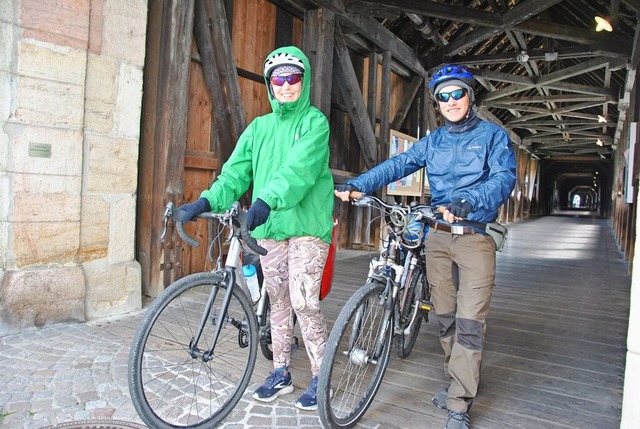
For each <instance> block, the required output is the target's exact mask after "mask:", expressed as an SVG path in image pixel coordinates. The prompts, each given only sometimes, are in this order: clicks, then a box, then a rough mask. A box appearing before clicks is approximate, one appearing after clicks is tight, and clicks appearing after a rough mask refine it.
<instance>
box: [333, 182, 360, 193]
mask: <svg viewBox="0 0 640 429" xmlns="http://www.w3.org/2000/svg"><path fill="white" fill-rule="evenodd" d="M336 191H337V192H349V193H351V192H353V191H356V192H359V191H360V190H359V189H358V188H356V187H355V186H353V185H350V184H348V183H343V184H342V185H337V186H336Z"/></svg>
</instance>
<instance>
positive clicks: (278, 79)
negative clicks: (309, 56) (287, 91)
mask: <svg viewBox="0 0 640 429" xmlns="http://www.w3.org/2000/svg"><path fill="white" fill-rule="evenodd" d="M301 80H302V75H301V74H290V75H289V76H272V77H271V84H272V85H275V86H282V85H284V82H285V81H286V82H287V83H288V84H289V85H295V84H296V83H299V82H300V81H301Z"/></svg>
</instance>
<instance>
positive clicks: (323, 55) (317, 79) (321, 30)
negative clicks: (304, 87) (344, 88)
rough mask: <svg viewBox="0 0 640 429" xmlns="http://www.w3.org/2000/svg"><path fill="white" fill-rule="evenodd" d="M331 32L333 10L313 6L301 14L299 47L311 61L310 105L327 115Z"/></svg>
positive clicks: (331, 64)
mask: <svg viewBox="0 0 640 429" xmlns="http://www.w3.org/2000/svg"><path fill="white" fill-rule="evenodd" d="M334 34H335V15H334V14H333V12H331V11H330V10H327V9H314V10H311V11H308V12H306V13H305V19H304V40H303V48H304V51H305V52H306V53H307V55H308V56H309V58H310V60H311V64H312V76H313V85H312V86H311V104H313V105H314V106H316V107H317V108H318V109H320V111H321V112H322V113H324V115H325V116H326V117H327V118H330V117H331V92H332V89H333V79H332V78H333V73H332V69H333V51H334V49H333V38H334Z"/></svg>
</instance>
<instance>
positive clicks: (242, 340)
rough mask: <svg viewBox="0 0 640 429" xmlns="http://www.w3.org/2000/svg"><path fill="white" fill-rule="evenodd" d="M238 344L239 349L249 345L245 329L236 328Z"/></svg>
mask: <svg viewBox="0 0 640 429" xmlns="http://www.w3.org/2000/svg"><path fill="white" fill-rule="evenodd" d="M238 345H239V346H240V348H241V349H244V348H245V347H249V335H247V331H246V330H244V329H238Z"/></svg>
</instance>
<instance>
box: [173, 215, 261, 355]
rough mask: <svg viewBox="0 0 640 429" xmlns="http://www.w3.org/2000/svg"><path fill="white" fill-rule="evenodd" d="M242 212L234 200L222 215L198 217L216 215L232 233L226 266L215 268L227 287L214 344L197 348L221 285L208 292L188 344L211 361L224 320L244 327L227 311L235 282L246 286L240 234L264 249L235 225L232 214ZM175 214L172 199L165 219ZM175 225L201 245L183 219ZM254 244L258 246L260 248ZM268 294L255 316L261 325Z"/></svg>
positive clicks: (246, 241) (192, 353)
mask: <svg viewBox="0 0 640 429" xmlns="http://www.w3.org/2000/svg"><path fill="white" fill-rule="evenodd" d="M240 214H243V215H244V212H242V211H240V207H239V204H238V203H234V205H233V206H232V207H231V209H230V210H229V212H228V214H225V215H219V214H215V213H211V212H206V213H202V214H200V215H198V218H203V219H209V220H211V219H217V220H218V221H220V222H221V223H223V224H224V225H225V227H226V228H229V230H230V231H231V235H230V237H229V239H228V241H229V242H230V246H229V252H228V253H227V257H226V259H225V262H224V267H223V268H217V269H216V270H214V272H215V271H219V272H221V273H222V276H223V277H222V282H223V283H224V284H225V286H226V287H225V295H224V297H223V299H222V305H221V307H220V317H218V318H217V320H216V327H215V330H214V333H213V339H212V342H211V347H210V348H209V350H208V351H206V352H204V353H203V352H201V351H200V350H199V349H198V343H199V342H200V339H201V337H202V332H203V331H204V328H205V325H206V323H207V321H208V320H209V317H210V315H211V310H212V306H213V303H214V301H215V299H216V297H217V294H218V292H219V289H220V288H219V286H218V287H214V288H212V290H211V293H210V294H209V297H208V300H207V305H206V307H205V311H204V313H203V315H202V319H201V320H200V323H199V326H198V329H197V330H196V332H195V335H194V338H193V339H192V341H191V343H190V344H189V349H190V350H189V352H190V354H191V357H193V358H200V359H202V360H203V361H204V362H208V361H210V360H211V359H212V358H213V356H214V352H215V347H216V344H217V343H218V339H219V338H220V333H221V332H222V328H223V326H224V324H225V323H227V322H231V323H232V324H233V325H234V326H236V327H237V328H239V329H242V326H237V322H235V321H228V320H226V318H227V316H226V315H227V311H228V309H229V303H230V302H231V296H232V294H233V288H234V287H235V285H236V284H237V283H238V282H239V283H240V286H241V287H242V288H243V289H245V290H246V289H247V280H246V278H245V276H244V272H243V271H242V260H241V257H240V255H241V254H242V251H243V246H242V241H241V238H244V239H245V243H247V245H248V247H250V248H252V250H254V251H256V252H257V253H263V252H262V250H264V249H261V248H259V246H258V245H257V243H254V242H255V240H253V241H249V240H248V239H247V237H250V236H249V235H248V231H244V230H243V229H242V228H235V227H234V225H233V217H234V216H240ZM172 215H173V204H172V203H169V204H167V208H166V210H165V219H166V218H168V217H170V216H172ZM176 226H177V230H178V234H179V235H180V237H181V238H182V239H183V240H185V241H186V242H187V243H189V244H191V245H192V246H195V247H197V246H199V243H198V242H197V241H196V240H195V239H193V238H192V237H189V236H188V235H187V234H186V232H185V231H184V229H183V225H182V223H181V222H176ZM163 236H164V233H163ZM254 246H257V248H256V247H254ZM264 253H266V251H264ZM265 296H266V293H262V294H261V297H260V301H259V304H258V309H257V311H256V316H257V318H258V323H259V326H263V325H264V320H263V319H264V306H265V302H266V298H265Z"/></svg>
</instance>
